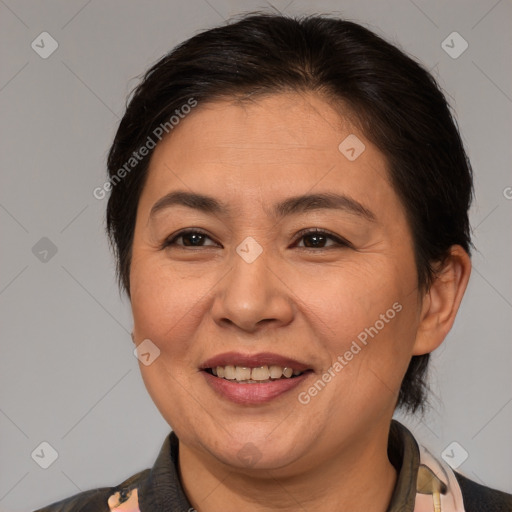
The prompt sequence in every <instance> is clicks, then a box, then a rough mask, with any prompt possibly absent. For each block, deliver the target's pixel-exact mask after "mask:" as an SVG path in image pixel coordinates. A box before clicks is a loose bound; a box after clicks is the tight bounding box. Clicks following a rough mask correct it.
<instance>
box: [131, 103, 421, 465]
mask: <svg viewBox="0 0 512 512" xmlns="http://www.w3.org/2000/svg"><path fill="white" fill-rule="evenodd" d="M347 137H348V139H347ZM363 144H364V146H363ZM148 172H149V174H148V180H147V182H146V185H145V187H144V190H143V192H142V195H141V198H140V202H139V206H138V212H137V220H136V227H135V235H134V241H133V256H132V263H131V273H130V285H131V301H132V308H133V316H134V337H135V340H136V343H137V344H139V343H141V342H142V341H143V340H146V339H149V340H151V343H152V344H154V345H155V346H156V347H158V349H159V350H160V353H159V355H158V357H156V358H155V359H154V361H153V362H151V364H148V365H146V364H143V363H140V368H141V372H142V376H143V378H144V381H145V384H146V386H147V389H148V391H149V393H150V395H151V397H152V399H153V400H154V402H155V404H156V405H157V407H158V408H159V410H160V412H161V413H162V415H163V416H164V418H165V419H166V420H167V422H168V423H169V424H170V425H171V427H172V428H173V430H174V431H175V432H176V434H177V436H178V438H179V439H180V442H182V443H184V444H186V445H187V446H189V447H191V449H194V450H196V452H197V453H200V454H203V455H204V456H205V457H210V458H211V460H212V461H213V460H217V461H221V462H224V463H226V464H228V465H230V466H235V467H240V468H241V467H244V466H251V465H252V466H253V467H254V468H282V467H283V466H286V465H288V464H291V463H294V462H296V461H299V460H300V461H301V463H306V464H309V465H310V466H311V465H315V464H317V463H319V461H325V460H326V457H327V456H328V455H329V456H331V455H332V454H335V453H337V452H340V451H341V450H345V453H348V452H349V451H350V450H353V451H354V455H356V454H357V449H358V445H360V444H361V443H367V442H368V440H369V439H372V438H375V436H376V435H378V432H380V433H381V434H382V435H384V433H385V435H386V436H387V429H388V428H389V422H390V419H391V416H392V413H393V410H394V406H395V403H396V400H397V396H398V391H399V388H400V383H401V380H402V378H403V375H404V373H405V371H406V369H407V366H408V363H409V360H410V357H411V355H412V354H413V353H414V350H415V349H414V345H415V338H416V335H417V329H418V324H419V318H420V306H421V304H420V295H419V293H418V289H417V273H416V268H415V263H414V255H413V243H412V239H411V233H410V231H409V228H408V225H407V222H406V217H405V212H404V209H403V207H402V205H401V203H400V201H399V199H398V197H397V194H396V193H395V191H394V189H393V187H392V186H391V184H390V180H389V177H388V172H387V170H386V162H385V160H384V157H383V155H382V154H381V153H380V152H379V151H378V150H377V148H376V147H375V146H374V145H372V144H371V143H370V142H369V141H368V140H367V139H366V138H365V137H364V135H363V134H362V133H361V132H360V131H359V130H358V129H356V128H355V127H354V126H353V125H351V124H350V122H349V121H348V120H347V119H346V118H340V114H339V112H335V111H334V110H333V108H332V107H330V106H329V104H328V103H326V102H325V101H324V100H323V99H322V98H321V97H319V96H316V95H314V94H302V95H299V94H292V93H282V94H275V95H273V96H269V97H266V98H265V99H257V100H256V101H254V102H251V103H249V102H246V103H244V104H243V105H240V104H235V103H233V102H227V101H226V102H215V103H210V104H205V105H201V104H199V105H198V106H197V107H196V108H195V109H194V110H193V111H192V113H190V114H189V115H188V117H185V118H184V119H183V120H181V121H180V123H179V125H177V126H175V127H174V129H173V131H172V132H171V135H170V136H169V137H168V138H166V139H163V141H162V142H161V143H159V144H158V146H157V147H156V148H155V151H154V154H153V156H152V158H151V162H150V167H149V171H148ZM176 191H180V192H182V193H183V194H198V195H201V196H208V198H210V199H209V200H208V201H203V202H201V201H197V200H196V201H194V200H190V201H189V203H188V206H187V205H185V204H183V202H180V201H173V200H171V199H172V198H170V197H168V198H167V200H163V198H165V197H166V196H168V194H171V193H173V192H176ZM313 195H322V196H323V197H319V198H317V199H316V200H312V199H309V200H308V199H307V198H308V197H309V196H313ZM335 196H339V198H338V199H337V200H333V199H334V198H335ZM326 197H327V198H330V202H329V201H327V200H326ZM214 204H215V205H217V204H219V205H221V208H218V209H216V208H214V207H213V205H214ZM155 205H158V206H157V207H156V208H154V207H155ZM194 205H195V206H194ZM277 205H281V208H278V207H277ZM152 209H153V212H152ZM312 229H317V230H320V231H322V232H324V231H326V232H327V234H325V233H321V234H314V233H313V234H311V233H310V234H304V233H302V234H301V233H300V232H301V231H302V230H312ZM184 230H190V231H193V232H195V233H192V234H190V233H189V234H188V235H184V236H183V237H181V236H179V233H181V232H183V231H184ZM198 231H199V233H197V232H198ZM331 237H332V238H331ZM173 239H174V242H173V243H171V244H168V245H166V240H167V241H168V242H171V241H172V240H173ZM147 343H148V342H146V344H147ZM154 345H151V344H150V345H147V346H150V347H153V349H154V350H155V353H156V354H157V353H158V351H157V350H156V349H155V347H154ZM150 352H151V351H150ZM227 353H238V355H237V354H235V355H233V354H232V355H231V358H230V357H228V356H225V354H227ZM262 353H265V354H267V355H266V356H265V357H261V358H260V359H258V358H255V359H252V360H249V361H248V360H245V361H244V360H243V356H257V355H258V354H262ZM151 354H153V352H151ZM216 356H220V359H219V360H217V361H216V362H215V363H212V364H211V365H210V364H208V360H210V359H211V358H213V357H216ZM145 357H146V359H148V361H149V360H151V359H152V358H153V357H154V355H152V356H145ZM279 358H281V360H280V359H279ZM283 358H285V359H292V360H293V361H294V362H291V363H290V362H288V366H289V367H291V368H292V369H294V370H307V371H304V373H302V374H301V375H299V376H296V377H290V378H287V377H286V376H284V377H282V378H281V379H279V380H271V381H270V382H267V383H263V384H260V383H237V382H229V381H228V380H225V379H222V378H221V377H220V376H219V374H218V375H217V376H215V375H212V374H210V373H208V372H207V371H205V370H204V369H203V368H204V366H205V365H206V366H216V365H217V364H218V366H240V367H259V366H264V367H265V366H274V367H275V366H277V367H279V366H286V365H287V364H286V361H283ZM237 361H238V362H239V363H240V364H239V365H237ZM272 363H275V364H272ZM270 370H272V371H274V372H277V374H275V373H274V374H273V375H281V373H279V368H273V369H270ZM224 371H225V372H227V375H228V376H231V377H233V375H232V374H231V373H230V372H231V369H229V368H228V369H226V370H224ZM233 371H234V372H235V375H238V377H239V378H242V379H247V378H255V379H262V378H264V379H267V380H268V377H269V373H265V372H266V371H267V370H265V368H263V369H260V370H256V371H255V372H252V373H247V372H248V371H250V370H246V369H242V368H240V369H237V368H235V369H234V370H233ZM219 372H220V374H222V369H221V370H219ZM287 372H289V370H287ZM285 374H286V372H285ZM386 439H387V437H386ZM212 457H213V458H212ZM290 467H293V466H290Z"/></svg>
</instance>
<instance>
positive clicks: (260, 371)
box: [251, 366, 270, 380]
mask: <svg viewBox="0 0 512 512" xmlns="http://www.w3.org/2000/svg"><path fill="white" fill-rule="evenodd" d="M269 375H270V373H269V371H268V366H260V367H259V368H253V369H252V371H251V379H252V380H268V378H269Z"/></svg>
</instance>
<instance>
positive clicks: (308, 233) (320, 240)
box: [298, 228, 352, 249]
mask: <svg viewBox="0 0 512 512" xmlns="http://www.w3.org/2000/svg"><path fill="white" fill-rule="evenodd" d="M298 234H299V240H303V239H304V240H310V241H311V243H310V245H309V246H308V245H304V246H302V247H301V248H305V249H329V248H335V247H336V246H338V247H340V246H341V247H352V244H351V243H350V242H349V241H348V240H345V239H343V238H341V237H338V236H336V235H333V234H331V233H329V232H327V231H323V230H321V229H318V228H314V229H303V230H302V231H300V232H299V233H298ZM327 240H333V241H334V245H331V246H327V247H325V246H324V245H323V244H324V243H325V242H326V241H327Z"/></svg>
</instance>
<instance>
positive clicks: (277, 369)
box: [270, 365, 283, 379]
mask: <svg viewBox="0 0 512 512" xmlns="http://www.w3.org/2000/svg"><path fill="white" fill-rule="evenodd" d="M281 375H283V369H282V368H281V366H275V365H272V366H271V367H270V377H271V378H272V379H280V378H281Z"/></svg>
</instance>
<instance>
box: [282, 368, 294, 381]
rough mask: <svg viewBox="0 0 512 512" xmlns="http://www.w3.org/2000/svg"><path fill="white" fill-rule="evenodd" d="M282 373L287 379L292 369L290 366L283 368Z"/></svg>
mask: <svg viewBox="0 0 512 512" xmlns="http://www.w3.org/2000/svg"><path fill="white" fill-rule="evenodd" d="M283 375H284V376H285V377H286V378H287V379H289V378H290V377H291V376H292V375H293V370H292V369H291V368H283Z"/></svg>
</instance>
